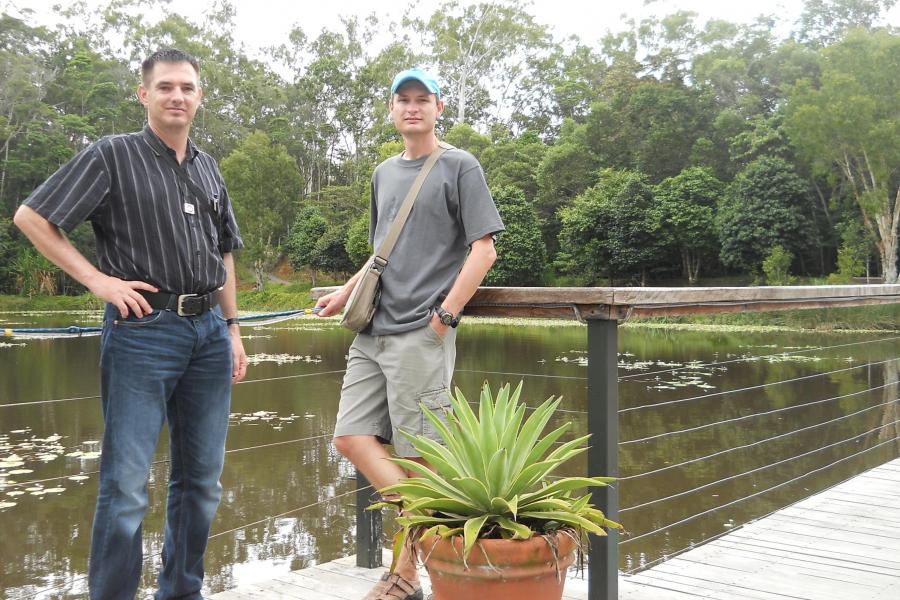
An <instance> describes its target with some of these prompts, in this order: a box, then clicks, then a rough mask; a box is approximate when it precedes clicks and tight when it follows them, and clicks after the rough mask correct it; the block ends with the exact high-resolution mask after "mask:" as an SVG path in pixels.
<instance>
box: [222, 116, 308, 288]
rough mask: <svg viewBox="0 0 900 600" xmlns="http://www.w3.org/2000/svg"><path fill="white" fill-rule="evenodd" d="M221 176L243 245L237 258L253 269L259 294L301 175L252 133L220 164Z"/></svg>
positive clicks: (277, 148) (284, 235)
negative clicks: (226, 186)
mask: <svg viewBox="0 0 900 600" xmlns="http://www.w3.org/2000/svg"><path fill="white" fill-rule="evenodd" d="M222 176H223V177H224V178H225V182H226V183H227V185H228V193H229V196H230V198H231V201H232V203H233V204H234V210H235V215H236V217H237V220H238V224H239V226H240V228H241V236H242V237H243V240H244V251H243V254H242V259H244V260H248V261H250V263H251V264H252V265H253V270H254V273H255V276H256V287H257V289H262V288H263V287H264V285H265V282H266V274H267V273H268V272H269V271H270V270H271V269H272V267H274V265H275V262H276V261H277V260H278V258H279V256H280V255H281V252H282V244H283V242H284V241H285V240H286V238H287V234H288V226H289V225H290V223H291V221H292V220H293V219H292V218H293V214H294V210H295V208H294V207H295V206H296V204H297V201H298V200H299V199H300V191H301V189H302V181H301V178H300V173H299V172H298V171H297V165H296V163H294V159H292V158H291V156H290V155H289V154H288V153H287V150H286V149H285V147H284V146H281V145H278V144H273V143H271V141H270V140H269V136H267V135H266V134H265V133H263V132H261V131H257V132H254V133H252V134H250V135H249V136H247V138H246V139H245V140H244V141H243V142H241V145H240V146H239V147H238V148H237V149H235V151H234V152H232V153H231V154H230V155H229V156H228V157H227V158H226V159H225V160H223V161H222Z"/></svg>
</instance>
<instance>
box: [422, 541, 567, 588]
mask: <svg viewBox="0 0 900 600" xmlns="http://www.w3.org/2000/svg"><path fill="white" fill-rule="evenodd" d="M548 541H549V542H551V543H555V544H556V545H557V548H558V552H557V556H558V563H557V560H556V559H555V558H554V556H553V552H552V550H551V548H550V543H548ZM462 548H463V539H462V536H456V537H453V538H450V539H449V540H442V539H440V538H438V537H431V538H426V539H425V540H422V541H421V542H419V544H418V550H419V558H420V560H422V561H423V562H424V563H425V568H426V569H427V570H428V575H429V576H430V577H431V589H432V591H433V592H434V600H461V599H463V598H477V599H478V600H525V599H527V600H560V598H562V593H563V585H564V584H565V577H566V570H567V569H568V568H569V566H571V565H572V563H573V562H574V561H575V540H573V539H572V537H571V536H569V535H566V534H565V533H561V534H558V535H556V536H555V538H551V539H550V540H548V539H545V538H544V536H534V537H533V538H531V539H530V540H479V541H478V542H477V543H476V544H475V546H474V547H473V548H472V551H471V552H470V553H469V556H468V558H467V563H468V569H467V568H466V567H465V566H464V565H463V561H462ZM485 555H487V556H485ZM556 564H558V565H559V571H558V573H559V578H558V579H557V567H556Z"/></svg>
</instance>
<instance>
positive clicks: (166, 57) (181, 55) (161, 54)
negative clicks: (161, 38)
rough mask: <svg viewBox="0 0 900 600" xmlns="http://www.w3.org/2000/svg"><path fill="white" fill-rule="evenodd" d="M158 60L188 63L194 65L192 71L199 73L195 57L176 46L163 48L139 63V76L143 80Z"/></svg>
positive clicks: (198, 64)
mask: <svg viewBox="0 0 900 600" xmlns="http://www.w3.org/2000/svg"><path fill="white" fill-rule="evenodd" d="M159 62H168V63H179V62H186V63H190V65H191V66H192V67H194V71H196V72H197V75H199V74H200V63H199V62H197V59H196V58H194V57H193V56H191V55H190V54H188V53H187V52H183V51H181V50H178V49H176V48H163V49H161V50H157V51H156V52H154V53H153V54H151V55H150V56H148V57H147V58H146V59H145V60H144V62H142V63H141V77H142V78H143V79H144V81H146V80H147V78H148V77H149V76H150V73H152V72H153V67H155V66H156V63H159Z"/></svg>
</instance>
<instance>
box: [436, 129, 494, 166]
mask: <svg viewBox="0 0 900 600" xmlns="http://www.w3.org/2000/svg"><path fill="white" fill-rule="evenodd" d="M444 141H445V142H447V143H448V144H450V145H452V146H456V147H457V148H461V149H463V150H465V151H466V152H468V153H469V154H471V155H472V156H474V157H475V158H480V157H481V153H482V152H483V151H484V149H485V148H487V147H488V146H490V145H491V138H489V137H488V136H486V135H482V134H480V133H478V132H477V131H475V130H474V129H472V127H471V125H466V124H465V123H457V124H456V125H454V126H453V127H451V128H450V130H449V131H448V132H447V133H446V134H445V135H444Z"/></svg>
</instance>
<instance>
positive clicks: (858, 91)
mask: <svg viewBox="0 0 900 600" xmlns="http://www.w3.org/2000/svg"><path fill="white" fill-rule="evenodd" d="M821 59H822V74H821V78H820V80H819V81H818V82H816V81H814V80H810V79H804V80H801V81H799V82H797V84H796V85H795V86H794V87H793V88H792V90H791V96H790V102H789V103H788V105H787V115H788V116H787V121H786V124H785V125H786V127H787V131H788V133H789V135H790V138H791V140H792V141H793V142H794V143H795V144H796V145H797V147H798V148H799V149H800V151H801V153H802V155H803V156H804V157H805V158H806V159H807V160H809V161H810V162H811V163H812V166H813V167H814V168H815V169H816V170H817V172H819V173H822V174H825V175H828V176H831V177H835V176H838V177H840V178H842V179H843V180H844V181H845V182H846V184H847V186H848V187H849V190H850V193H851V194H852V197H853V198H854V199H855V200H856V203H857V205H858V206H859V209H860V211H861V213H862V217H863V223H864V224H865V226H866V228H867V230H868V231H869V234H870V235H871V236H872V237H873V239H874V240H875V242H876V245H877V246H878V249H879V255H880V256H879V258H880V260H881V264H882V270H883V272H884V276H885V283H894V282H895V281H896V280H897V276H898V268H897V256H896V247H897V236H898V229H900V211H896V210H895V209H894V206H895V203H896V202H897V193H898V186H900V181H898V179H897V177H896V165H897V164H898V163H900V119H898V118H897V97H898V95H900V79H898V78H896V77H893V76H892V75H890V74H891V73H894V72H896V71H897V70H898V69H900V37H898V36H896V35H895V34H893V33H891V32H887V31H876V32H871V33H870V32H867V31H864V30H861V29H857V30H851V31H848V32H847V33H846V35H845V36H844V37H843V39H842V40H841V41H840V42H838V43H836V44H834V45H832V46H829V47H827V48H825V49H823V50H822V51H821ZM879 223H881V225H879Z"/></svg>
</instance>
